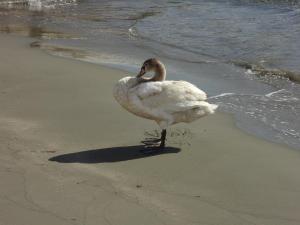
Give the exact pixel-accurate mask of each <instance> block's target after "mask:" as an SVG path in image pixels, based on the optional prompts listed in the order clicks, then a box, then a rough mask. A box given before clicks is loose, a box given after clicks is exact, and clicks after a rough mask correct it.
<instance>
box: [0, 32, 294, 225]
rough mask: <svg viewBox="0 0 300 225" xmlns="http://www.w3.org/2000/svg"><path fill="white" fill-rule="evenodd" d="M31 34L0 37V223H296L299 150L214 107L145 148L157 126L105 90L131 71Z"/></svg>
mask: <svg viewBox="0 0 300 225" xmlns="http://www.w3.org/2000/svg"><path fill="white" fill-rule="evenodd" d="M32 41H33V40H31V39H28V38H21V37H14V36H9V35H1V36H0V45H1V46H0V49H1V51H0V106H1V110H0V151H1V157H0V180H1V183H0V224H1V225H26V224H31V225H40V224H43V225H62V224H74V225H94V224H95V225H96V224H97V225H100V224H101V225H102V224H103V225H106V224H107V225H119V224H120V225H148V224H149V225H156V224H157V225H158V224H164V225H177V224H178V225H183V224H185V225H190V224H191V225H194V224H197V225H198V224H199V225H233V224H236V225H254V224H257V225H298V224H300V214H299V211H300V194H299V193H300V177H299V171H300V152H299V151H297V150H294V149H291V148H288V147H286V146H283V145H278V144H274V143H270V142H267V141H265V140H262V139H258V138H256V137H254V136H251V135H249V134H246V133H244V132H242V131H240V130H239V129H237V128H236V127H235V125H234V122H233V119H232V118H231V117H230V115H225V114H222V113H219V112H218V113H216V114H215V115H213V116H209V117H206V118H203V119H201V120H199V121H197V122H195V123H193V124H181V125H179V126H174V127H172V129H171V130H170V132H169V136H168V140H167V145H168V146H169V148H168V149H167V150H166V151H165V152H164V153H162V154H155V155H145V154H142V153H140V152H139V150H140V149H141V146H140V141H141V140H143V139H144V138H145V137H146V136H147V135H148V136H149V135H151V134H155V130H156V129H158V127H157V125H156V124H155V123H153V122H152V121H147V120H144V119H141V118H138V117H135V116H133V115H131V114H129V113H128V112H126V111H125V110H123V109H122V108H121V107H120V106H119V105H118V104H117V103H116V102H115V100H114V99H113V97H112V88H113V85H114V83H115V82H116V81H117V80H118V79H120V78H121V77H124V76H128V75H133V74H128V73H126V72H124V71H120V70H116V69H111V68H106V67H103V66H99V65H94V64H90V63H85V62H79V61H73V60H71V59H64V58H59V57H54V56H50V55H48V54H46V53H45V52H43V51H41V50H40V49H38V48H31V47H30V43H31V42H32ZM200 88H201V87H200Z"/></svg>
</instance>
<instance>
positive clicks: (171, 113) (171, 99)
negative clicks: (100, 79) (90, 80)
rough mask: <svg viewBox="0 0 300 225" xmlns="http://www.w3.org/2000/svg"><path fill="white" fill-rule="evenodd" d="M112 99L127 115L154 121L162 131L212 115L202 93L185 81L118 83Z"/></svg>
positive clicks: (131, 79)
mask: <svg viewBox="0 0 300 225" xmlns="http://www.w3.org/2000/svg"><path fill="white" fill-rule="evenodd" d="M114 97H115V99H116V100H117V101H118V102H119V103H120V105H122V106H123V107H124V108H125V109H126V110H128V111H129V112H131V113H133V114H135V115H137V116H140V117H143V118H147V119H151V120H155V121H156V122H157V123H158V124H159V125H160V126H161V128H162V129H165V128H166V127H167V126H170V125H172V124H176V123H180V122H192V121H194V120H196V119H199V118H201V117H203V116H205V115H209V114H212V113H214V112H215V110H216V109H217V107H218V106H217V105H214V104H210V103H208V102H206V101H205V100H206V99H207V97H206V94H205V92H203V91H202V90H200V89H199V88H197V87H196V86H195V85H193V84H191V83H189V82H186V81H155V82H145V83H140V84H139V83H138V81H137V78H135V77H125V78H122V79H121V80H119V82H118V83H117V84H116V86H115V88H114Z"/></svg>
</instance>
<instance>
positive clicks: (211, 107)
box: [198, 101, 218, 115]
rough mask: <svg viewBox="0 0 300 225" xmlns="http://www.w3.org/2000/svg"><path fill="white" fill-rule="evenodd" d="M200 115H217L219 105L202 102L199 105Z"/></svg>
mask: <svg viewBox="0 0 300 225" xmlns="http://www.w3.org/2000/svg"><path fill="white" fill-rule="evenodd" d="M198 107H199V114H202V115H209V114H213V113H215V111H216V110H217V108H218V105H216V104H210V103H208V102H204V101H203V102H200V103H199V105H198Z"/></svg>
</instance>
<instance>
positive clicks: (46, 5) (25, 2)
mask: <svg viewBox="0 0 300 225" xmlns="http://www.w3.org/2000/svg"><path fill="white" fill-rule="evenodd" d="M76 3H77V1H76V0H10V1H1V2H0V7H2V8H7V9H28V10H32V11H41V10H44V9H45V10H46V9H54V8H57V7H60V6H65V5H70V4H76Z"/></svg>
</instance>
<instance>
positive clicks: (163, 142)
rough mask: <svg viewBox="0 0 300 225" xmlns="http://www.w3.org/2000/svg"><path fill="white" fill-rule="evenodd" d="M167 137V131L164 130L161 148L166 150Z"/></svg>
mask: <svg viewBox="0 0 300 225" xmlns="http://www.w3.org/2000/svg"><path fill="white" fill-rule="evenodd" d="M166 136H167V130H166V129H163V130H162V132H161V138H160V145H159V147H160V148H164V147H165V145H166Z"/></svg>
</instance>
